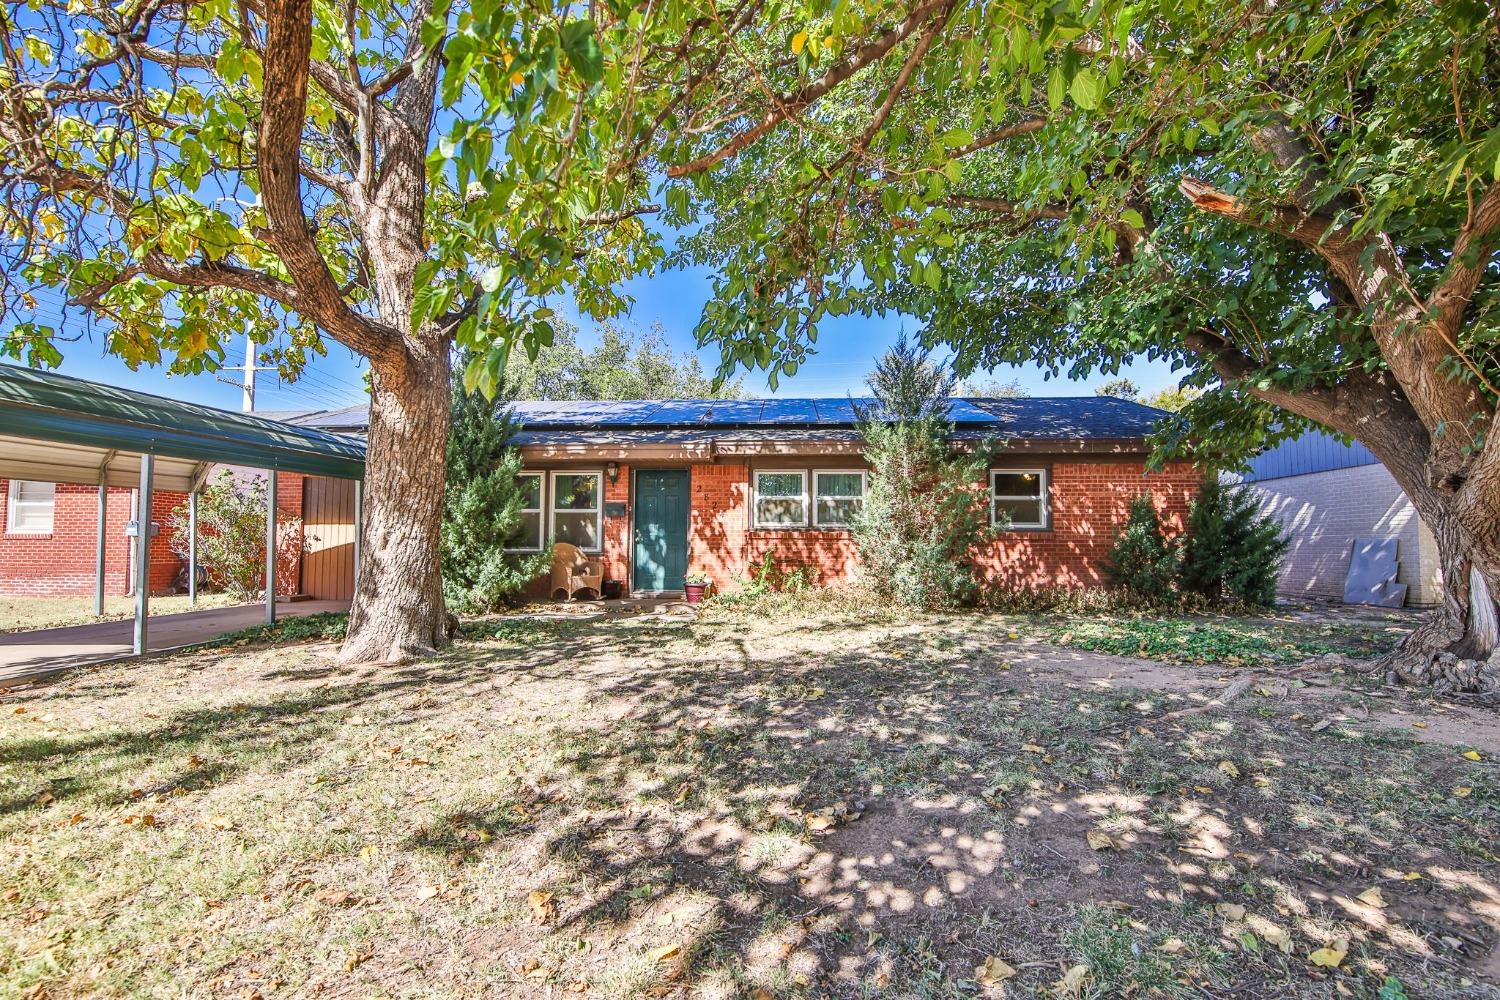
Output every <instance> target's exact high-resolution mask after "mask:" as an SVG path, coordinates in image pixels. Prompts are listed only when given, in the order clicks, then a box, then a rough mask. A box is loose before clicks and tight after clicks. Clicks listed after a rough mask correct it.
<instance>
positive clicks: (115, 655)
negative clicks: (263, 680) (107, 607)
mask: <svg viewBox="0 0 1500 1000" xmlns="http://www.w3.org/2000/svg"><path fill="white" fill-rule="evenodd" d="M347 610H349V602H348V601H296V602H289V603H286V604H278V605H277V606H276V615H277V617H278V618H299V617H301V616H303V615H315V614H319V613H320V612H324V611H347ZM265 620H266V606H265V605H264V604H242V605H240V606H238V607H233V608H212V609H209V610H205V611H185V612H182V613H181V614H175V615H161V616H160V617H156V616H152V618H151V619H150V625H149V628H148V629H147V633H146V634H147V646H148V649H149V651H150V652H153V653H154V652H160V651H161V650H166V649H175V648H177V647H178V646H190V645H193V644H195V643H200V642H208V641H210V640H211V639H213V638H215V637H216V636H221V635H224V634H226V633H228V632H238V631H239V630H241V629H246V628H252V627H254V626H256V625H259V624H261V623H262V622H264V621H265ZM134 630H135V622H134V621H132V620H130V619H128V618H127V619H124V620H122V621H111V622H94V623H91V624H88V625H68V626H65V627H63V628H48V629H38V630H36V631H34V632H13V633H11V634H9V635H3V636H0V687H5V686H6V685H10V684H16V683H19V682H22V681H31V680H36V679H37V678H39V677H45V676H47V675H48V674H55V673H58V672H60V671H63V670H68V669H71V668H73V667H81V666H84V665H85V664H92V663H104V662H106V661H108V660H118V659H123V658H125V657H128V656H130V655H131V638H132V635H133V634H134Z"/></svg>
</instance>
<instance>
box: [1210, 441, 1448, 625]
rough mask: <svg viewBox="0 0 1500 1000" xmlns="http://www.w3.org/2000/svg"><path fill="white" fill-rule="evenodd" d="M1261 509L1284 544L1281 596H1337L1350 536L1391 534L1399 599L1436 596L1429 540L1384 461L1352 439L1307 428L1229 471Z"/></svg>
mask: <svg viewBox="0 0 1500 1000" xmlns="http://www.w3.org/2000/svg"><path fill="white" fill-rule="evenodd" d="M1231 478H1232V479H1233V480H1234V481H1235V482H1238V483H1241V484H1243V487H1242V488H1243V489H1245V490H1247V491H1248V492H1249V493H1250V494H1251V495H1252V496H1254V497H1255V500H1256V502H1257V503H1258V504H1259V505H1260V509H1261V511H1262V512H1263V513H1265V514H1268V515H1270V516H1272V517H1275V518H1276V519H1277V520H1279V521H1280V522H1281V523H1282V526H1283V527H1284V528H1285V530H1286V533H1287V535H1288V537H1289V538H1290V539H1291V547H1290V548H1289V549H1288V550H1287V555H1286V558H1285V560H1284V561H1283V563H1282V570H1281V585H1280V590H1281V592H1282V593H1283V594H1284V595H1286V596H1288V597H1301V598H1316V599H1319V600H1332V601H1342V600H1343V597H1344V581H1345V578H1346V577H1347V576H1348V574H1349V557H1350V553H1351V552H1352V551H1353V548H1354V540H1355V539H1356V538H1379V539H1394V540H1395V541H1396V558H1397V560H1398V561H1399V563H1400V568H1399V571H1398V573H1397V574H1396V582H1398V583H1404V584H1406V587H1407V591H1406V602H1407V603H1408V604H1411V605H1417V606H1431V605H1435V604H1437V603H1438V602H1439V601H1441V600H1442V596H1443V584H1442V573H1441V571H1440V569H1439V565H1438V554H1437V541H1436V539H1434V538H1433V536H1432V532H1431V531H1430V530H1429V529H1428V527H1427V525H1425V524H1423V523H1422V519H1421V518H1420V517H1418V516H1417V512H1416V508H1414V507H1413V506H1412V504H1411V501H1410V500H1408V499H1407V498H1406V494H1405V493H1403V492H1402V490H1401V487H1400V486H1398V485H1396V480H1395V478H1393V477H1392V476H1391V474H1390V472H1389V471H1387V469H1386V467H1385V466H1384V465H1381V464H1380V460H1379V459H1377V458H1376V457H1375V456H1374V455H1373V454H1371V453H1370V451H1369V450H1368V449H1366V448H1365V447H1364V446H1362V445H1359V444H1345V443H1343V442H1342V441H1339V440H1338V439H1337V438H1335V437H1333V436H1332V435H1329V434H1323V433H1321V432H1316V431H1314V432H1309V433H1307V434H1304V435H1302V437H1300V438H1297V439H1296V440H1295V441H1284V442H1282V443H1281V444H1279V445H1277V446H1276V447H1274V448H1271V449H1269V450H1267V451H1266V452H1264V453H1263V454H1261V455H1259V456H1257V457H1256V458H1255V459H1253V460H1252V461H1251V463H1250V469H1249V471H1248V472H1246V473H1244V474H1243V475H1238V476H1234V477H1231Z"/></svg>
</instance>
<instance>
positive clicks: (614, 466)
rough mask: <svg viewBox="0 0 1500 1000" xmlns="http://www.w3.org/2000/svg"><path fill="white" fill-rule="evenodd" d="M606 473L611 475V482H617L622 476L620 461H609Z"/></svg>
mask: <svg viewBox="0 0 1500 1000" xmlns="http://www.w3.org/2000/svg"><path fill="white" fill-rule="evenodd" d="M604 474H605V475H606V476H608V477H609V481H610V482H612V483H613V482H616V481H617V480H619V478H620V463H619V462H608V463H606V464H605V466H604Z"/></svg>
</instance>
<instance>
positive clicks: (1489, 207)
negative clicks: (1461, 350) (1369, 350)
mask: <svg viewBox="0 0 1500 1000" xmlns="http://www.w3.org/2000/svg"><path fill="white" fill-rule="evenodd" d="M1497 242H1500V181H1491V182H1490V185H1489V187H1488V188H1486V189H1485V192H1484V196H1483V197H1481V198H1480V199H1479V204H1478V205H1476V206H1475V207H1474V211H1473V213H1472V214H1471V215H1470V217H1469V219H1468V221H1467V222H1465V223H1464V227H1463V229H1462V230H1461V231H1460V232H1459V234H1458V239H1457V240H1456V241H1455V242H1454V244H1453V257H1452V259H1451V260H1450V261H1449V265H1448V267H1449V270H1448V273H1447V274H1446V275H1445V276H1444V277H1443V279H1442V280H1441V281H1439V282H1438V284H1437V287H1436V288H1434V289H1433V290H1432V294H1431V295H1429V296H1428V297H1427V302H1426V307H1427V310H1426V311H1427V318H1428V322H1430V323H1432V324H1433V325H1434V326H1435V327H1436V328H1437V329H1438V330H1439V331H1440V332H1442V333H1443V334H1444V336H1445V339H1447V340H1449V341H1451V342H1454V343H1455V344H1456V342H1457V340H1458V332H1459V328H1460V327H1461V326H1462V324H1463V317H1464V310H1466V309H1468V307H1469V302H1470V301H1471V300H1472V299H1473V298H1474V292H1475V291H1476V290H1477V289H1478V288H1479V282H1480V281H1481V280H1482V279H1483V278H1484V275H1485V273H1486V271H1488V270H1489V264H1490V258H1491V257H1492V256H1493V255H1494V253H1495V246H1496V243H1497ZM1491 389H1492V391H1493V387H1491Z"/></svg>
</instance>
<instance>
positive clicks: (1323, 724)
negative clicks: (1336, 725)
mask: <svg viewBox="0 0 1500 1000" xmlns="http://www.w3.org/2000/svg"><path fill="white" fill-rule="evenodd" d="M1331 725H1333V720H1332V719H1322V720H1319V721H1318V722H1314V723H1313V724H1312V725H1311V726H1310V727H1309V728H1310V729H1311V730H1312V731H1313V732H1315V733H1321V732H1322V731H1323V730H1325V729H1327V728H1328V727H1329V726H1331Z"/></svg>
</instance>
